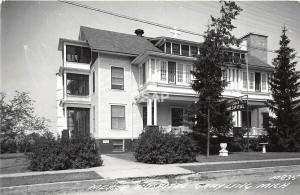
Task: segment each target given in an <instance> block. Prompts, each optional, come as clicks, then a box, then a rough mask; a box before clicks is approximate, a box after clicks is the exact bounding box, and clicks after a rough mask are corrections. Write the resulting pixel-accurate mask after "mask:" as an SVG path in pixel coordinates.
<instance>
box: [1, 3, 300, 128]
mask: <svg viewBox="0 0 300 195" xmlns="http://www.w3.org/2000/svg"><path fill="white" fill-rule="evenodd" d="M80 3H82V4H86V5H89V6H93V7H97V8H100V9H104V10H108V11H112V12H116V13H119V14H123V15H127V16H131V17H136V18H140V19H144V20H149V21H153V22H157V23H160V24H165V25H168V26H174V27H177V28H180V29H186V30H189V31H193V32H198V33H203V32H204V31H205V30H206V27H207V24H208V23H209V20H210V15H214V16H218V14H219V9H220V5H219V3H218V2H217V1H190V2H189V1H135V2H134V1H131V2H125V1H123V2H107V1H106V2H105V1H92V2H91V1H89V2H80ZM237 4H238V5H239V6H240V7H241V8H242V9H243V11H242V13H241V14H240V15H239V16H238V18H237V20H236V21H235V22H234V24H235V25H236V26H237V28H236V29H235V30H234V31H233V33H234V35H236V36H237V37H241V36H243V35H245V34H247V33H249V32H254V33H259V34H264V35H268V49H269V50H276V49H278V47H279V44H278V43H279V38H280V35H281V28H282V26H283V25H286V26H287V27H288V29H289V30H288V36H289V38H290V39H291V44H290V46H291V47H292V48H294V49H295V50H296V52H298V56H300V22H299V18H300V3H299V2H297V1H248V2H247V1H243V2H237ZM80 26H89V27H93V28H99V29H104V30H110V31H116V32H122V33H129V34H134V30H135V29H137V28H142V29H143V30H144V31H145V34H144V36H149V37H156V36H170V37H171V36H172V34H171V33H170V30H168V29H163V28H160V27H157V26H152V25H149V24H144V23H140V22H136V21H130V20H126V19H122V18H118V17H115V16H111V15H107V14H103V13H99V12H94V11H91V10H87V9H84V8H79V7H75V6H72V5H68V4H64V3H61V2H57V1H46V2H44V1H43V2H37V1H35V2H23V1H22V2H21V1H4V2H2V4H1V69H0V73H1V81H0V87H1V91H4V92H6V93H7V94H8V98H10V97H12V96H13V95H14V94H15V93H14V91H15V90H19V91H26V92H29V93H30V96H31V97H32V98H33V99H34V100H35V101H36V102H35V107H36V113H37V115H39V116H43V117H46V118H48V119H49V120H50V121H51V122H50V123H49V124H50V129H51V130H52V131H53V132H55V131H56V73H57V72H58V70H59V67H60V66H62V58H61V52H60V51H58V40H59V38H68V39H75V40H76V39H78V34H79V28H80ZM178 38H181V39H187V40H192V41H202V40H203V39H202V37H200V36H194V35H189V34H186V33H181V35H179V37H178ZM273 57H274V54H273V53H269V54H268V62H269V63H271V61H272V58H273ZM297 61H299V62H298V65H297V68H296V70H300V58H297Z"/></svg>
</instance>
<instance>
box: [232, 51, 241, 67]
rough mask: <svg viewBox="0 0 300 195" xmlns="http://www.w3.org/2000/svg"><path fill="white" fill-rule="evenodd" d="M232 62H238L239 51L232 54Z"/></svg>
mask: <svg viewBox="0 0 300 195" xmlns="http://www.w3.org/2000/svg"><path fill="white" fill-rule="evenodd" d="M233 63H235V64H238V63H240V54H239V53H234V54H233Z"/></svg>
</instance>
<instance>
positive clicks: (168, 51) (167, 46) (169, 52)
mask: <svg viewBox="0 0 300 195" xmlns="http://www.w3.org/2000/svg"><path fill="white" fill-rule="evenodd" d="M166 53H167V54H171V43H170V42H166Z"/></svg>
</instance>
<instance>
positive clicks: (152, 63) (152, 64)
mask: <svg viewBox="0 0 300 195" xmlns="http://www.w3.org/2000/svg"><path fill="white" fill-rule="evenodd" d="M151 74H152V75H154V74H155V59H151Z"/></svg>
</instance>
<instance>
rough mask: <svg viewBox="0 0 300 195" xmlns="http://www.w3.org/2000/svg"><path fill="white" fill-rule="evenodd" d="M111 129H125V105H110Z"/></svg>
mask: <svg viewBox="0 0 300 195" xmlns="http://www.w3.org/2000/svg"><path fill="white" fill-rule="evenodd" d="M111 129H121V130H125V106H117V105H112V106H111Z"/></svg>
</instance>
